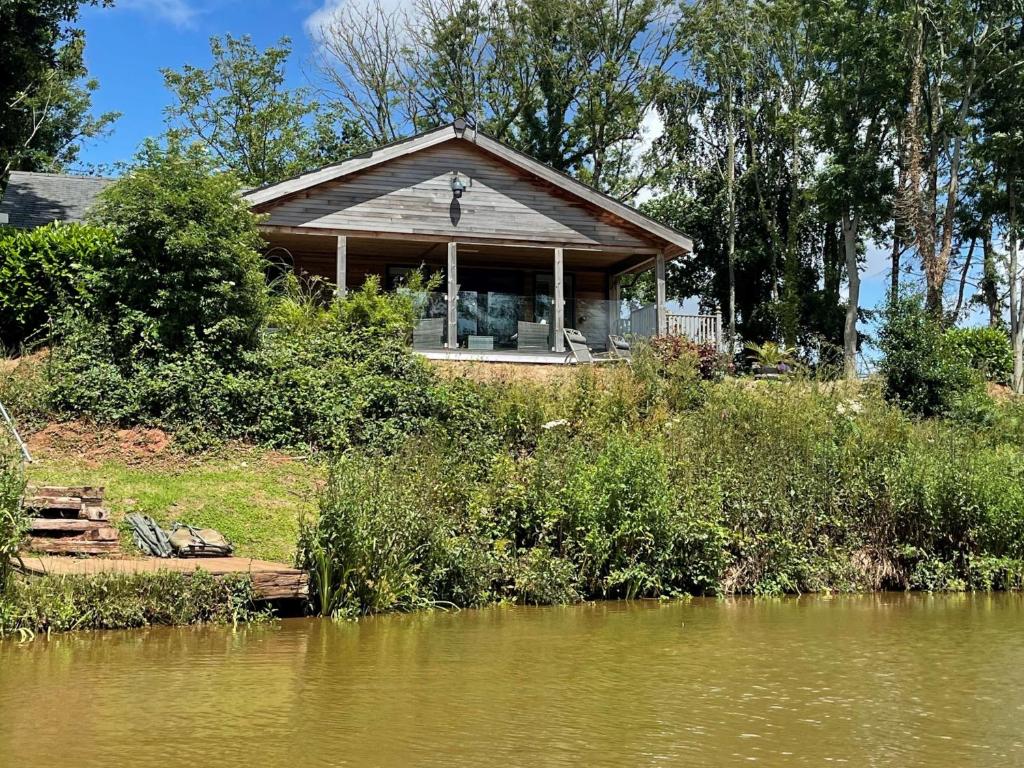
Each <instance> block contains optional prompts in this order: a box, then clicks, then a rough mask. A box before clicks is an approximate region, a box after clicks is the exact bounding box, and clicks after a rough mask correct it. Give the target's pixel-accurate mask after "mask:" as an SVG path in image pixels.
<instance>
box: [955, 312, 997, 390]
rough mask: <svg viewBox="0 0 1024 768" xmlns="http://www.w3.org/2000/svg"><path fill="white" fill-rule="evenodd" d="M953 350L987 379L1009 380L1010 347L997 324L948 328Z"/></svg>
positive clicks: (995, 380)
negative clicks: (994, 326)
mask: <svg viewBox="0 0 1024 768" xmlns="http://www.w3.org/2000/svg"><path fill="white" fill-rule="evenodd" d="M946 340H947V341H948V342H949V345H950V348H951V350H952V352H953V354H956V355H958V356H960V358H961V359H963V360H965V361H966V362H967V364H968V365H970V366H971V367H972V368H973V369H974V370H976V371H980V372H981V374H982V375H983V376H984V377H985V379H987V380H988V381H994V382H996V383H998V384H1009V383H1010V377H1011V376H1012V375H1013V348H1012V347H1011V346H1010V337H1009V336H1008V335H1007V333H1006V331H1004V330H1003V329H1001V328H993V327H991V326H983V327H977V328H950V329H949V330H947V331H946Z"/></svg>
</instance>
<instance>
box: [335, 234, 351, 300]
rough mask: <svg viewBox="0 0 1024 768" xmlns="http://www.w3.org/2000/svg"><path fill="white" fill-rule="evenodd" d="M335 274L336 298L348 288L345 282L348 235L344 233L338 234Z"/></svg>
mask: <svg viewBox="0 0 1024 768" xmlns="http://www.w3.org/2000/svg"><path fill="white" fill-rule="evenodd" d="M336 268H337V275H336V278H335V282H334V284H335V286H336V288H335V289H334V295H335V296H337V297H338V298H342V297H344V296H345V293H346V292H347V290H348V285H347V283H346V280H347V279H348V278H347V271H348V237H346V236H345V235H338V259H337V264H336Z"/></svg>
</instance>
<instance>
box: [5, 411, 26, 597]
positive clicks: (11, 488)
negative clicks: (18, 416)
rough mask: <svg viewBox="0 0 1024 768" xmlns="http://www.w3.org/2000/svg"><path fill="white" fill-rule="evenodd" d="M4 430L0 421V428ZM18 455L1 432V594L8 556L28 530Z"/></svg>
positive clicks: (6, 575) (13, 551) (22, 478)
mask: <svg viewBox="0 0 1024 768" xmlns="http://www.w3.org/2000/svg"><path fill="white" fill-rule="evenodd" d="M4 429H6V427H5V425H2V423H0V430H4ZM20 458H21V457H20V456H18V455H17V454H16V453H15V448H14V446H13V445H10V444H9V441H8V440H7V439H6V435H0V595H2V594H3V592H4V589H5V588H6V586H7V582H8V580H9V578H10V560H11V557H12V556H13V555H14V554H15V553H17V551H18V548H19V546H20V545H21V540H22V538H24V536H25V532H26V531H27V523H28V519H27V516H26V515H25V512H24V510H23V509H22V506H21V497H22V493H23V491H24V489H25V476H24V472H23V471H22V466H21V461H20Z"/></svg>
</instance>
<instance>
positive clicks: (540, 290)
mask: <svg viewBox="0 0 1024 768" xmlns="http://www.w3.org/2000/svg"><path fill="white" fill-rule="evenodd" d="M264 236H265V237H266V238H267V240H268V244H269V248H268V255H269V256H270V257H271V258H272V260H273V261H275V262H277V263H278V264H279V265H281V266H282V267H286V268H288V269H292V270H294V271H295V272H297V273H298V274H300V275H309V276H317V277H320V278H323V279H325V280H328V281H330V282H332V283H334V284H335V285H336V286H338V291H339V293H344V292H346V291H347V290H348V289H350V288H355V287H358V286H360V285H362V283H363V281H365V280H366V278H367V277H369V276H371V275H375V276H377V278H378V279H379V280H380V283H381V285H382V286H383V287H384V288H385V289H387V290H396V289H399V288H401V286H402V285H403V283H404V282H405V281H406V279H407V278H408V277H409V274H410V273H411V272H412V271H414V270H421V271H423V272H425V273H426V274H427V275H428V276H429V275H437V276H439V277H440V285H439V286H438V288H437V289H436V290H435V291H434V292H431V293H422V294H418V295H417V296H416V297H414V303H415V307H416V312H417V323H416V327H415V331H414V339H413V342H414V347H415V349H416V350H417V351H418V352H420V353H422V354H424V355H425V356H426V357H429V358H432V359H442V360H478V361H485V362H500V361H504V362H534V363H560V362H563V361H564V336H563V334H562V330H563V329H565V328H575V329H577V330H579V331H580V332H581V333H583V335H584V336H586V337H587V340H588V343H589V344H590V345H591V346H592V347H593V348H594V349H595V350H603V349H606V348H607V345H608V337H609V336H612V335H621V336H625V335H630V334H632V335H635V336H646V337H650V336H654V335H659V334H664V333H669V332H673V331H674V332H676V333H686V335H689V336H690V337H691V338H694V339H698V340H701V341H718V333H719V331H720V324H718V323H717V321H716V318H715V316H710V315H709V316H701V317H700V318H698V317H697V316H683V315H678V314H671V313H669V312H668V308H667V303H666V300H665V294H664V290H665V288H664V286H665V280H664V271H665V257H664V256H663V255H662V253H661V252H660V251H641V252H626V251H620V250H609V249H580V248H565V247H553V248H545V247H542V246H523V245H496V244H494V243H489V242H459V241H450V240H439V239H417V238H415V237H403V238H401V239H397V238H388V237H383V236H377V237H367V236H359V235H348V234H331V235H328V234H319V233H310V232H308V231H303V232H294V231H273V230H270V229H269V228H264ZM644 270H653V271H654V272H655V277H656V279H655V283H656V286H657V289H656V291H657V298H658V299H659V300H658V301H655V302H653V303H650V304H646V305H643V306H637V305H635V304H631V303H629V302H624V301H623V300H622V299H621V295H620V291H621V284H622V280H623V278H624V277H626V276H627V275H632V274H634V273H636V272H640V271H644Z"/></svg>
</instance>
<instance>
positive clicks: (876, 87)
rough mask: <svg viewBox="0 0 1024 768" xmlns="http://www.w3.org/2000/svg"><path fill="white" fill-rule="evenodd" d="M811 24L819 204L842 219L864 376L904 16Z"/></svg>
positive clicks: (852, 328) (827, 14)
mask: <svg viewBox="0 0 1024 768" xmlns="http://www.w3.org/2000/svg"><path fill="white" fill-rule="evenodd" d="M817 7H818V8H819V10H820V13H818V14H816V15H815V17H814V18H813V20H812V22H811V29H812V38H813V48H814V55H815V58H816V60H817V64H818V76H817V77H816V78H815V81H816V87H817V95H816V99H815V107H814V123H815V131H814V133H815V142H816V144H817V146H818V147H819V148H820V150H821V151H822V152H823V153H824V157H823V160H824V172H823V173H822V174H821V178H820V180H819V185H818V202H819V205H820V206H821V207H822V208H823V209H824V210H826V211H827V212H828V213H829V214H830V216H832V217H834V218H835V219H837V220H839V221H840V222H841V228H842V241H843V251H844V256H845V263H846V276H847V281H848V286H849V292H848V297H847V302H846V313H845V322H844V326H843V369H844V372H845V375H846V377H847V378H854V377H855V376H856V374H857V367H856V363H857V358H856V355H857V312H858V302H859V298H860V255H859V254H860V246H861V237H862V233H863V232H864V231H865V230H867V231H871V232H874V233H876V234H877V233H879V232H880V230H881V227H882V225H883V224H884V223H885V222H887V221H889V220H890V219H891V214H892V209H891V201H892V194H893V191H894V190H893V184H892V181H893V178H894V174H895V167H894V163H895V155H894V152H893V147H892V142H891V139H892V137H893V131H894V128H895V126H896V125H897V123H898V121H899V118H900V111H901V110H900V107H901V104H902V92H903V74H904V73H903V66H902V65H903V55H902V21H903V20H902V17H901V14H900V12H899V3H898V2H894V1H893V0H850V1H849V2H835V3H828V4H825V5H824V6H817Z"/></svg>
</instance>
